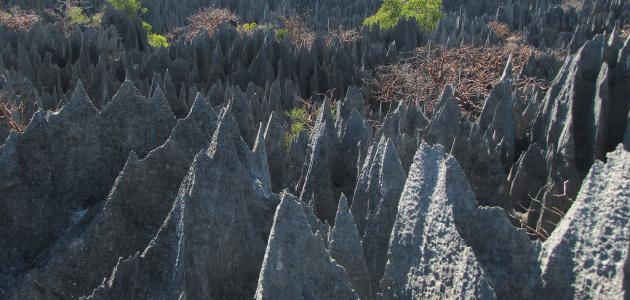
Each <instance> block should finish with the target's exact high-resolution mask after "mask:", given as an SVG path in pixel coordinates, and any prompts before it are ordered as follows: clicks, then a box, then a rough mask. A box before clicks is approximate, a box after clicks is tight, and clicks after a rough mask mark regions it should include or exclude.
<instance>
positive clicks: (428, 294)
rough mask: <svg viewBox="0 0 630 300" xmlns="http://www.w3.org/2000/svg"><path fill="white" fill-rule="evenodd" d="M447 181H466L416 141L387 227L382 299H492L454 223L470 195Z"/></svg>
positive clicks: (440, 156)
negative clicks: (392, 221)
mask: <svg viewBox="0 0 630 300" xmlns="http://www.w3.org/2000/svg"><path fill="white" fill-rule="evenodd" d="M448 173H451V174H452V175H451V174H448ZM453 173H454V174H453ZM449 177H450V178H449ZM453 177H455V178H453ZM448 179H455V180H460V181H462V180H463V183H464V184H466V183H465V179H463V173H462V172H461V170H459V168H458V166H457V164H456V162H455V161H454V159H453V158H445V157H444V152H443V150H442V148H431V147H429V146H427V145H426V144H422V145H421V146H420V149H418V152H417V153H416V156H415V157H414V162H413V164H412V166H411V169H410V171H409V177H408V179H407V182H406V183H405V189H404V191H403V194H402V196H401V200H400V205H399V208H398V216H397V217H396V222H395V224H394V228H393V231H392V236H391V240H390V248H389V252H388V254H387V258H388V261H387V266H386V267H385V275H384V277H383V280H382V282H381V291H382V294H383V299H419V298H433V297H446V298H472V299H492V298H494V297H495V294H494V290H493V289H492V286H491V285H490V279H488V278H487V274H486V271H484V270H483V268H482V267H481V265H480V263H479V262H478V261H477V259H476V258H475V255H474V252H473V250H472V249H471V248H470V247H469V246H467V245H466V242H465V241H464V240H463V238H462V237H461V235H460V233H459V232H458V228H457V226H456V222H457V220H456V217H455V210H458V209H461V208H458V207H457V206H473V205H474V202H473V201H474V197H473V196H472V193H470V190H468V191H466V188H463V189H462V187H461V186H458V184H461V183H462V182H450V181H449V180H448ZM465 186H466V185H464V187H465ZM466 202H468V203H466Z"/></svg>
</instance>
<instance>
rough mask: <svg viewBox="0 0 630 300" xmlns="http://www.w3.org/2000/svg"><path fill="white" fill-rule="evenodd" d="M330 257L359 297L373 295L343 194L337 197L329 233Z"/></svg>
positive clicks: (359, 241)
mask: <svg viewBox="0 0 630 300" xmlns="http://www.w3.org/2000/svg"><path fill="white" fill-rule="evenodd" d="M329 249H330V250H329V252H330V257H331V258H333V259H334V260H336V261H337V263H339V265H341V266H342V267H343V268H344V269H345V270H346V272H347V273H348V277H349V278H350V282H351V283H352V286H353V287H354V290H355V291H356V292H357V294H358V295H359V297H360V298H361V299H371V298H372V297H373V296H374V293H373V291H372V287H371V285H370V276H369V273H368V268H367V264H366V262H365V255H364V254H363V248H362V247H361V239H360V238H359V231H358V230H357V226H356V224H355V223H354V218H353V217H352V213H351V212H350V209H349V207H348V199H347V198H346V196H345V195H344V194H341V197H340V198H339V208H338V209H337V216H336V217H335V226H334V227H333V229H332V232H331V234H330V241H329Z"/></svg>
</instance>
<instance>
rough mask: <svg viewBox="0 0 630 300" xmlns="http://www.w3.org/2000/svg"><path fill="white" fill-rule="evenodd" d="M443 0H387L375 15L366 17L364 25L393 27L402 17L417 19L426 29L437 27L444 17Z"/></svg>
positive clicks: (421, 26) (383, 27)
mask: <svg viewBox="0 0 630 300" xmlns="http://www.w3.org/2000/svg"><path fill="white" fill-rule="evenodd" d="M441 8H442V0H385V1H383V4H382V5H381V7H380V8H379V9H378V11H377V12H376V14H375V15H373V16H371V17H368V18H366V19H365V20H364V21H363V24H364V25H368V26H373V25H378V26H379V27H380V28H381V29H383V30H389V29H392V28H393V27H394V26H396V24H398V22H399V21H400V19H412V18H413V19H415V20H416V22H418V26H420V28H421V29H422V30H424V31H431V30H433V29H435V27H436V26H437V23H438V21H439V20H440V19H441V18H442V16H443V13H442V11H441Z"/></svg>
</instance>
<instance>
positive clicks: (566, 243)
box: [540, 146, 630, 299]
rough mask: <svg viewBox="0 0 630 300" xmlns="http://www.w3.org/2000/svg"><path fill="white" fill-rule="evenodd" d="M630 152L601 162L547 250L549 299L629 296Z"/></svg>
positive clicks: (545, 289)
mask: <svg viewBox="0 0 630 300" xmlns="http://www.w3.org/2000/svg"><path fill="white" fill-rule="evenodd" d="M629 174H630V152H628V151H626V150H624V149H623V147H622V146H619V147H618V148H617V150H616V151H614V152H612V153H610V154H608V162H607V163H606V164H604V163H602V162H601V161H596V162H595V163H594V164H593V166H592V167H591V170H590V172H589V174H588V175H587V177H586V179H585V180H584V183H583V185H582V188H581V189H580V192H579V194H578V196H577V198H576V199H575V202H574V203H573V206H572V207H571V208H570V209H569V211H567V213H566V216H565V217H564V219H563V220H562V221H561V222H560V224H558V228H556V230H555V231H554V232H553V233H552V234H551V236H550V237H549V239H548V240H547V241H546V242H545V243H544V245H543V251H542V253H541V256H540V259H541V267H542V272H543V274H542V279H543V284H544V286H543V296H544V297H545V298H558V299H568V298H574V297H575V298H609V299H613V298H615V299H621V298H624V297H626V298H627V297H628V295H629V294H630V290H629V288H630V286H629V285H628V270H629V269H630V264H629V261H630V175H629Z"/></svg>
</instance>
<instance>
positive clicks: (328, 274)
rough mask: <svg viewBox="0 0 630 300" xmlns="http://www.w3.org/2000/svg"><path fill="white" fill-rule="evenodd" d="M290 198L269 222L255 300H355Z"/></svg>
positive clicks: (344, 277) (341, 271)
mask: <svg viewBox="0 0 630 300" xmlns="http://www.w3.org/2000/svg"><path fill="white" fill-rule="evenodd" d="M297 201H299V200H298V199H296V198H295V197H293V196H291V195H290V194H284V195H282V200H281V201H280V205H279V206H278V209H277V211H276V215H275V216H274V218H273V220H274V222H273V228H272V229H271V234H270V236H269V243H268V244H267V251H266V253H265V258H264V261H263V265H262V268H261V270H260V277H259V280H258V287H257V289H256V296H255V298H256V299H333V298H334V299H358V297H357V295H356V293H355V292H354V290H353V289H352V286H351V284H350V280H349V279H348V275H347V273H346V271H345V270H344V269H343V268H342V267H341V266H339V265H338V264H337V263H336V262H335V261H334V260H332V259H331V258H330V257H329V256H328V252H327V251H326V248H325V246H324V241H323V240H321V239H320V238H318V237H316V236H314V235H313V234H312V233H311V230H310V228H309V226H308V223H307V222H306V218H305V216H304V213H303V209H302V208H301V204H300V203H298V202H297Z"/></svg>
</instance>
